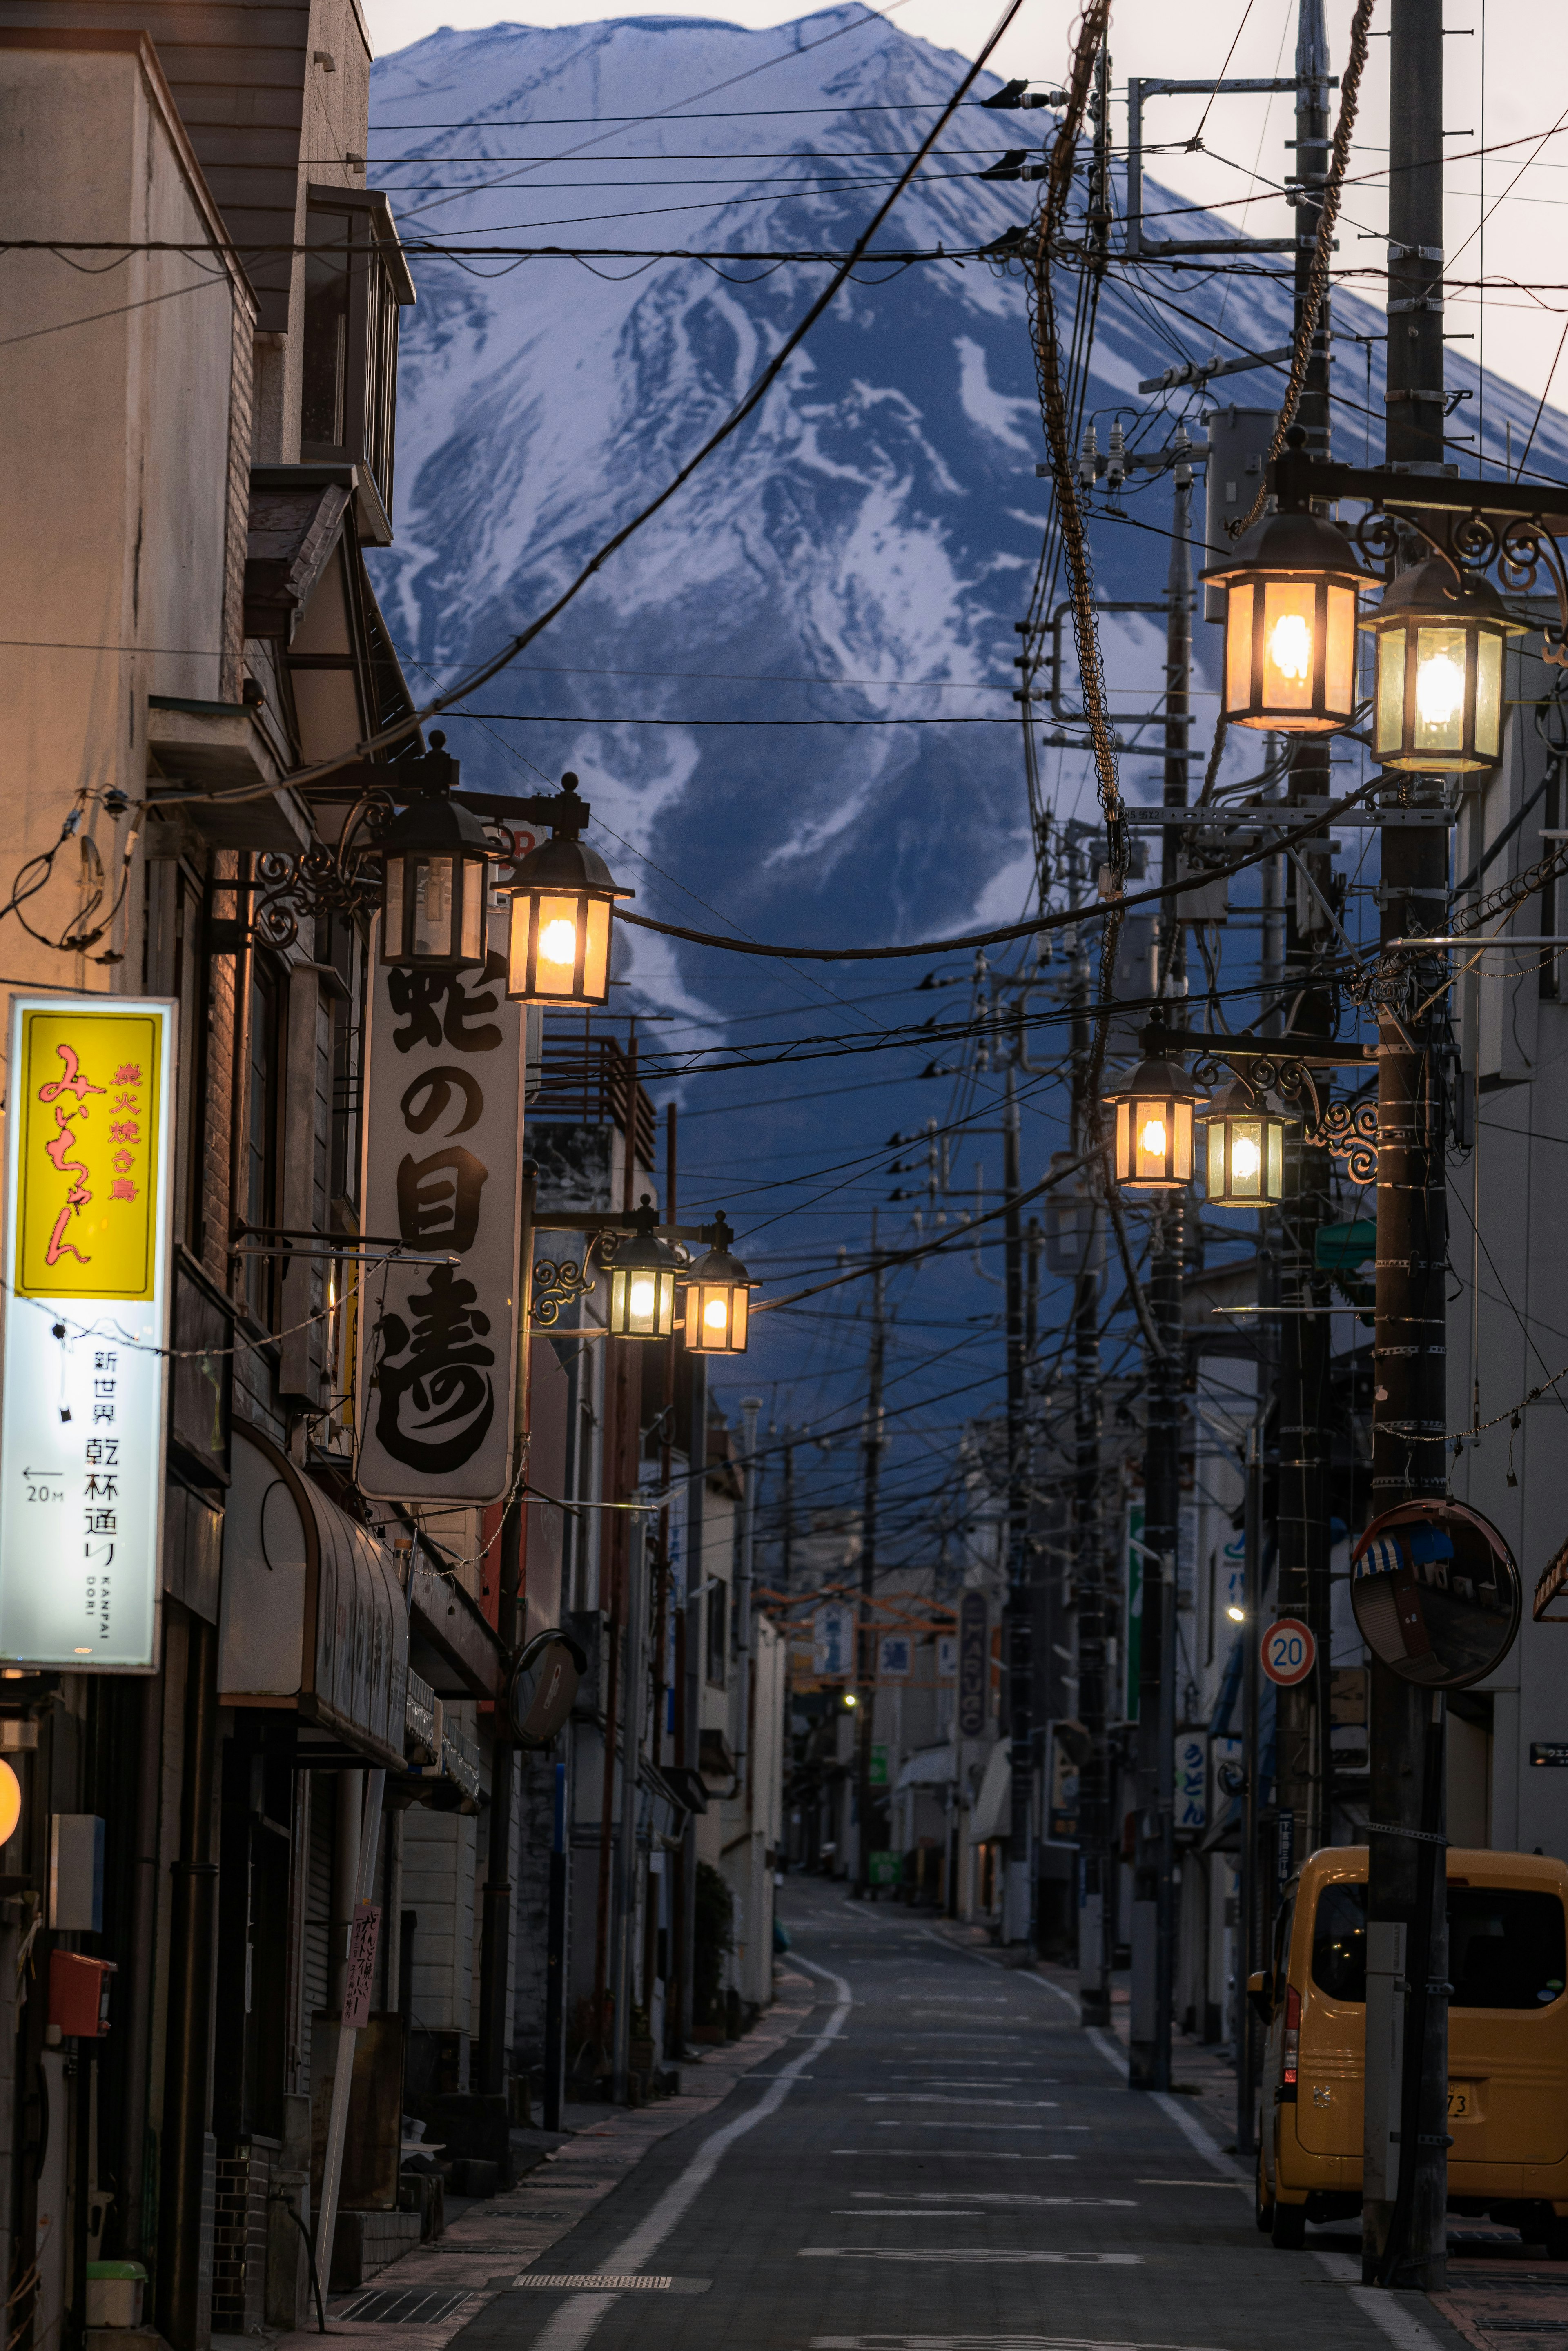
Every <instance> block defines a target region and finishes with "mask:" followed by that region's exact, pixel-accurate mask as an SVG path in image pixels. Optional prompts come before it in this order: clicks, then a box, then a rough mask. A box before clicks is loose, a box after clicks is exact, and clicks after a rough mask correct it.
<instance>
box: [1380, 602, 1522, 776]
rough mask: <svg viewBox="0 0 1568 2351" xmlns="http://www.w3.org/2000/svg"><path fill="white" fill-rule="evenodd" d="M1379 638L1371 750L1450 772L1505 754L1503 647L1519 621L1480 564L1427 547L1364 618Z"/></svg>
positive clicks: (1491, 764)
mask: <svg viewBox="0 0 1568 2351" xmlns="http://www.w3.org/2000/svg"><path fill="white" fill-rule="evenodd" d="M1361 625H1362V627H1363V628H1364V629H1366V630H1368V631H1370V632H1371V633H1372V635H1373V636H1374V637H1375V639H1376V641H1377V673H1376V674H1377V684H1376V691H1375V701H1374V705H1373V728H1372V743H1373V755H1374V757H1375V758H1376V759H1378V760H1379V761H1380V762H1381V764H1382V765H1383V766H1384V767H1385V768H1399V769H1413V770H1414V771H1415V772H1416V773H1417V774H1422V775H1444V774H1447V775H1452V774H1462V773H1467V772H1470V771H1473V770H1474V769H1476V768H1495V767H1496V766H1497V763H1498V761H1499V760H1500V758H1501V757H1502V656H1503V649H1504V646H1505V645H1506V643H1507V642H1508V639H1509V637H1510V636H1511V635H1512V634H1518V633H1519V632H1521V628H1522V623H1521V622H1517V621H1511V620H1510V619H1509V617H1508V615H1507V613H1506V612H1505V611H1503V607H1502V599H1501V598H1500V596H1499V594H1498V592H1497V590H1496V589H1495V588H1494V587H1493V586H1492V584H1491V582H1490V580H1487V579H1484V578H1483V577H1482V576H1481V574H1480V573H1479V572H1477V571H1464V572H1456V570H1455V568H1454V566H1453V565H1452V564H1451V563H1450V562H1448V559H1447V558H1446V557H1444V556H1440V555H1428V556H1427V557H1425V558H1424V559H1422V561H1421V562H1419V563H1415V564H1412V565H1411V567H1410V569H1409V570H1408V571H1401V572H1400V573H1399V574H1398V576H1397V578H1396V579H1394V580H1390V581H1389V583H1388V585H1387V587H1386V588H1385V590H1384V591H1383V601H1382V602H1381V603H1380V604H1379V605H1378V607H1377V610H1376V611H1375V612H1374V613H1372V614H1370V615H1369V616H1368V618H1367V619H1366V620H1364V622H1362V624H1361Z"/></svg>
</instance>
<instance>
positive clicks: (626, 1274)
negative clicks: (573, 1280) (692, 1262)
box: [606, 1192, 680, 1339]
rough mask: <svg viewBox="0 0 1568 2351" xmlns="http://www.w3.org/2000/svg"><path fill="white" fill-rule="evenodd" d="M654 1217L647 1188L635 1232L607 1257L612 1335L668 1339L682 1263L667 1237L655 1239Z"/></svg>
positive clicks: (615, 1336) (615, 1337)
mask: <svg viewBox="0 0 1568 2351" xmlns="http://www.w3.org/2000/svg"><path fill="white" fill-rule="evenodd" d="M657 1222H658V1217H657V1215H656V1213H655V1211H654V1209H653V1206H652V1204H651V1202H650V1200H649V1197H648V1195H647V1193H646V1192H644V1193H643V1201H642V1206H641V1207H640V1208H639V1209H638V1212H637V1230H636V1231H635V1232H634V1233H633V1234H632V1236H631V1238H629V1239H627V1240H624V1241H622V1243H621V1245H620V1247H619V1248H618V1249H616V1252H615V1254H614V1256H613V1258H612V1259H611V1261H610V1313H609V1318H608V1321H607V1323H606V1328H607V1330H608V1331H609V1333H610V1336H611V1337H612V1339H667V1338H668V1337H669V1335H670V1333H671V1332H672V1331H673V1330H674V1326H675V1276H676V1274H677V1273H678V1271H679V1270H680V1262H679V1259H677V1258H676V1256H675V1252H674V1249H671V1247H670V1246H669V1244H668V1242H667V1241H662V1240H660V1239H659V1238H658V1236H657V1234H656V1232H655V1231H654V1227H655V1225H656V1224H657Z"/></svg>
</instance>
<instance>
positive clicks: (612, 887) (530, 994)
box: [507, 773, 636, 1004]
mask: <svg viewBox="0 0 1568 2351" xmlns="http://www.w3.org/2000/svg"><path fill="white" fill-rule="evenodd" d="M560 782H561V789H560V797H559V799H558V800H557V801H556V802H555V803H554V805H553V807H552V808H551V810H550V828H551V830H550V838H549V841H541V842H540V844H539V846H538V849H535V850H530V851H529V852H528V856H527V857H525V858H524V859H523V860H522V861H521V862H520V863H519V864H518V866H517V870H516V872H515V873H514V875H513V878H512V893H511V895H512V917H511V928H510V931H509V934H508V939H507V995H508V996H509V997H510V998H512V1000H513V1002H514V1003H517V1004H603V1003H605V1002H606V1001H607V1000H608V998H609V995H610V918H611V915H612V912H613V909H614V904H615V901H616V899H617V898H632V897H634V896H635V895H636V893H635V892H634V891H632V890H625V889H622V886H621V884H620V883H618V882H617V881H616V880H615V879H614V877H613V876H612V873H611V871H610V868H609V867H608V866H607V865H606V864H605V862H604V860H603V858H602V857H601V856H600V855H599V853H598V852H597V850H592V849H590V848H588V847H587V846H586V845H585V844H584V843H583V842H582V841H580V839H579V838H578V835H579V833H580V831H581V829H582V826H583V825H584V824H585V823H586V821H587V819H588V810H587V808H586V806H585V805H584V803H583V801H582V800H580V799H579V798H578V792H577V778H576V777H575V776H574V775H571V774H570V773H569V774H567V775H564V776H563V777H562V778H561V779H560Z"/></svg>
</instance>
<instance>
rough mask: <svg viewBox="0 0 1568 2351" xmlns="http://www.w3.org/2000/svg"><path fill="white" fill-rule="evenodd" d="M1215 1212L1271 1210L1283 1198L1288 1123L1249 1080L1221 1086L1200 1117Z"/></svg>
mask: <svg viewBox="0 0 1568 2351" xmlns="http://www.w3.org/2000/svg"><path fill="white" fill-rule="evenodd" d="M1200 1123H1201V1124H1202V1127H1203V1131H1204V1139H1205V1142H1206V1144H1207V1151H1208V1165H1207V1193H1208V1205H1209V1207H1211V1208H1271V1207H1277V1206H1278V1204H1279V1202H1280V1201H1281V1199H1282V1198H1283V1197H1284V1190H1285V1121H1284V1119H1283V1118H1282V1117H1281V1115H1280V1113H1279V1112H1277V1111H1272V1110H1270V1108H1269V1107H1268V1104H1267V1103H1266V1102H1264V1101H1263V1100H1262V1099H1261V1098H1260V1096H1259V1095H1258V1094H1257V1093H1256V1092H1254V1091H1253V1089H1252V1087H1251V1086H1250V1085H1249V1083H1248V1082H1247V1080H1246V1079H1245V1078H1233V1079H1232V1080H1231V1081H1230V1083H1229V1084H1228V1086H1222V1087H1221V1088H1220V1090H1219V1092H1218V1093H1217V1094H1216V1095H1215V1096H1214V1097H1213V1099H1212V1101H1210V1102H1208V1103H1207V1106H1206V1107H1205V1109H1204V1110H1203V1112H1202V1113H1200Z"/></svg>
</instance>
